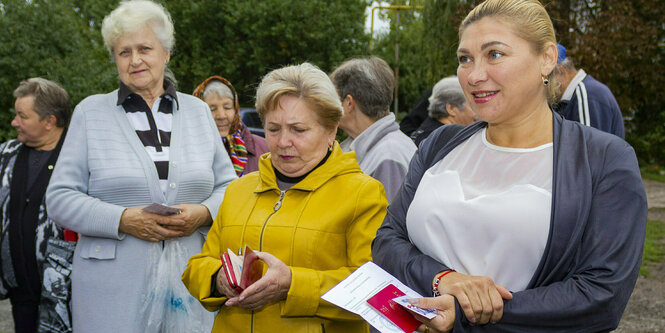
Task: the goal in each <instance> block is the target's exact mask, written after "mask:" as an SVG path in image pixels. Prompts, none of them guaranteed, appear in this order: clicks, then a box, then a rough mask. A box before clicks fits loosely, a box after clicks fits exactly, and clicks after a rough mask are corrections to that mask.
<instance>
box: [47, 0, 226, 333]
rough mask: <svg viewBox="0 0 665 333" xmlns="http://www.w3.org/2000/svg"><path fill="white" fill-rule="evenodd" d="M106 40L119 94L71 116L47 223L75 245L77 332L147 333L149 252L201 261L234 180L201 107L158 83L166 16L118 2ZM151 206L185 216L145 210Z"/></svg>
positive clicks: (165, 57) (168, 38)
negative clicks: (174, 248) (73, 236)
mask: <svg viewBox="0 0 665 333" xmlns="http://www.w3.org/2000/svg"><path fill="white" fill-rule="evenodd" d="M102 35H103V37H104V43H105V44H106V46H107V48H108V50H109V51H110V52H111V54H112V56H113V59H114V62H115V64H116V67H117V70H118V75H119V78H120V87H119V89H117V90H115V91H113V92H111V93H108V94H103V95H94V96H90V97H88V98H86V99H84V100H83V101H82V102H81V103H80V104H79V105H78V106H77V107H76V109H75V110H74V115H73V117H72V121H71V125H70V130H69V134H68V137H67V139H66V140H65V142H64V145H63V148H62V152H61V154H60V159H59V161H58V164H57V167H56V168H55V170H54V172H53V176H52V178H51V182H50V185H49V187H48V190H47V194H46V202H47V207H48V212H49V215H50V216H51V218H53V219H54V220H55V221H57V223H58V224H60V225H61V226H63V227H65V228H68V229H71V230H74V231H76V232H78V233H79V234H80V236H81V238H80V240H79V243H78V245H77V247H76V253H75V258H74V263H73V271H72V284H73V286H72V288H73V302H72V303H73V305H72V306H73V325H74V331H75V332H90V331H95V332H146V331H149V330H147V329H146V320H145V318H144V315H145V313H144V312H142V311H144V310H142V305H146V304H147V305H150V298H149V297H150V296H151V295H150V294H151V293H152V291H151V290H149V285H150V283H149V282H150V280H151V279H156V278H162V277H161V276H159V277H158V276H149V275H150V274H149V272H150V271H151V269H153V268H154V267H155V265H156V263H155V262H154V260H151V258H152V257H155V253H154V251H155V249H158V250H159V251H161V249H162V248H166V247H167V246H169V244H172V243H171V242H174V241H177V242H178V243H179V245H178V246H179V247H181V248H182V249H184V251H185V252H187V253H186V256H187V258H188V257H189V256H191V255H194V254H196V253H198V252H200V251H201V247H202V245H203V242H204V240H205V234H206V232H207V230H208V226H209V225H210V224H211V223H212V218H211V217H212V216H216V215H217V209H218V207H219V205H220V204H221V202H222V198H223V195H224V191H225V189H226V185H227V184H228V183H229V182H230V181H232V180H233V179H235V178H236V176H235V173H234V171H233V168H232V165H231V162H230V160H229V158H228V155H227V154H226V151H225V150H224V147H223V146H222V144H221V142H220V140H219V134H218V132H217V129H216V127H215V123H214V121H213V119H212V117H211V115H210V110H209V108H208V106H207V105H206V104H205V103H204V102H203V101H201V100H199V99H197V98H195V97H193V96H190V95H185V94H182V93H178V92H176V91H175V88H174V87H173V84H172V83H171V82H170V81H168V80H165V79H164V71H165V68H166V64H167V63H168V61H169V57H170V51H171V49H172V47H173V44H174V37H173V23H172V21H171V19H170V16H169V14H168V13H167V12H166V10H165V9H164V8H163V7H162V6H161V5H158V4H156V3H154V2H151V1H145V0H140V1H130V2H123V3H121V4H120V5H119V6H118V8H116V9H115V10H114V11H113V12H111V13H110V14H109V15H108V16H107V17H106V18H105V19H104V22H103V24H102ZM152 203H159V204H163V205H167V206H173V207H176V208H178V209H179V210H180V213H179V214H176V215H172V216H161V215H157V214H152V213H148V212H146V211H144V210H142V208H143V207H144V206H147V205H150V204H152ZM151 251H152V252H151ZM157 257H159V254H157ZM185 264H186V262H184V261H183V262H182V263H181V264H180V263H179V265H181V266H182V268H183V269H184V268H185ZM180 273H181V272H178V273H176V274H174V275H175V276H176V277H179V275H180ZM169 315H173V314H172V313H169V314H165V317H166V316H169ZM209 319H210V321H209V324H210V326H207V327H206V328H205V330H208V331H209V330H210V328H211V327H212V325H211V324H212V317H210V318H209ZM155 330H156V331H157V330H158V331H162V332H165V331H167V330H166V328H157V329H155Z"/></svg>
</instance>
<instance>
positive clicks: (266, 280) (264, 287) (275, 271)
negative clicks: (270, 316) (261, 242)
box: [225, 252, 291, 310]
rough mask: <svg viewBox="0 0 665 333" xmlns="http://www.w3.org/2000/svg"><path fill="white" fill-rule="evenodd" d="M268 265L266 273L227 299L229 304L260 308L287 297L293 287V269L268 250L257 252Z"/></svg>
mask: <svg viewBox="0 0 665 333" xmlns="http://www.w3.org/2000/svg"><path fill="white" fill-rule="evenodd" d="M257 254H258V256H259V259H260V260H263V261H264V262H265V263H266V264H267V265H268V270H267V271H266V275H264V276H263V277H261V278H260V279H259V280H258V281H256V282H254V283H253V284H252V285H251V286H249V287H247V289H245V290H243V292H242V293H241V294H240V295H239V296H237V297H233V298H231V299H229V300H228V301H226V304H225V305H227V306H237V307H240V308H243V309H247V310H259V309H261V308H263V307H264V306H266V305H268V304H271V303H274V302H278V301H281V300H283V299H286V295H287V294H288V292H289V289H290V288H291V269H290V268H289V266H286V264H284V263H283V262H282V261H281V260H279V259H277V258H276V257H275V256H273V255H272V254H270V253H268V252H259V253H257Z"/></svg>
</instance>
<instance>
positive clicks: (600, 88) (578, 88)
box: [554, 44, 624, 139]
mask: <svg viewBox="0 0 665 333" xmlns="http://www.w3.org/2000/svg"><path fill="white" fill-rule="evenodd" d="M557 48H558V49H559V58H558V59H557V65H556V67H555V69H554V73H555V75H556V78H557V80H559V82H561V88H560V91H559V96H558V97H559V99H560V101H559V103H557V105H555V110H556V111H557V112H559V114H561V115H562V116H563V117H564V118H566V119H568V120H573V121H578V122H580V123H582V124H584V125H587V126H591V127H595V128H597V129H599V130H601V131H604V132H608V133H612V134H614V135H616V136H618V137H620V138H622V139H623V138H624V127H623V117H622V115H621V110H620V109H619V105H618V104H617V101H616V99H615V98H614V95H612V92H611V91H610V89H609V88H608V87H607V86H606V85H604V84H602V83H600V82H598V80H596V79H594V78H593V77H591V75H588V74H587V73H585V72H584V70H583V69H579V70H578V69H576V68H575V64H574V63H573V59H571V58H570V57H567V56H566V48H565V47H563V46H562V45H561V44H558V45H557Z"/></svg>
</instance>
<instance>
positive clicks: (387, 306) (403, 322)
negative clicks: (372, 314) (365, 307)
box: [367, 284, 421, 333]
mask: <svg viewBox="0 0 665 333" xmlns="http://www.w3.org/2000/svg"><path fill="white" fill-rule="evenodd" d="M402 295H404V293H403V292H402V291H401V290H399V289H397V287H395V286H394V285H392V284H389V285H388V286H387V287H385V288H383V289H381V291H379V292H378V293H376V294H375V295H374V296H372V297H371V298H370V299H368V300H367V303H369V305H370V306H372V307H373V308H374V309H376V310H377V311H379V313H380V314H382V315H383V316H384V317H386V318H387V319H388V320H390V321H391V322H392V323H393V324H395V325H397V326H398V327H399V328H401V329H402V330H403V331H404V332H407V333H411V332H413V331H415V330H416V329H418V327H419V326H420V324H421V323H420V322H419V321H418V320H417V319H416V318H414V317H413V316H412V315H411V314H410V313H409V311H407V310H406V309H405V308H403V307H402V306H401V305H399V304H397V303H395V301H393V298H395V297H398V296H402Z"/></svg>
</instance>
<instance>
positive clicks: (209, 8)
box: [0, 0, 369, 141]
mask: <svg viewBox="0 0 665 333" xmlns="http://www.w3.org/2000/svg"><path fill="white" fill-rule="evenodd" d="M157 1H159V2H161V3H163V4H164V6H165V7H166V8H167V9H168V10H169V12H170V13H171V16H172V18H173V20H174V24H175V30H176V47H175V50H174V53H173V54H172V56H171V62H170V63H169V67H170V68H171V69H172V70H173V72H174V73H175V76H176V78H177V79H178V81H179V90H180V91H183V92H185V93H191V92H192V91H193V90H194V87H196V85H198V84H199V83H200V82H201V81H203V80H204V79H205V78H206V77H208V76H210V75H215V74H217V75H222V76H225V77H226V78H228V79H229V80H230V81H231V82H232V83H233V84H234V85H235V86H236V88H237V90H238V92H239V94H240V99H241V103H242V104H244V105H248V104H253V100H254V90H255V88H256V85H257V84H258V82H259V80H260V78H261V77H262V76H263V75H265V74H266V73H267V72H268V71H269V70H272V69H275V68H279V67H281V66H283V65H287V64H295V63H301V62H304V61H310V62H312V63H314V64H315V65H317V66H319V67H321V69H323V70H324V71H330V70H331V69H332V68H333V67H334V66H335V65H337V64H338V63H340V62H342V61H343V60H344V59H346V58H349V57H352V56H358V55H365V54H367V52H368V49H367V46H368V41H369V39H368V36H367V35H366V34H365V32H364V19H365V18H364V10H365V8H366V6H367V5H368V3H367V1H366V0H331V1H326V0H308V1H295V0H290V1H285V0H225V1H219V0H198V1H190V0H167V1H160V0H157ZM118 2H119V0H58V1H53V0H31V1H26V0H0V31H1V32H2V33H0V73H1V74H2V75H0V141H4V140H6V139H8V138H11V137H14V136H15V132H14V131H13V129H12V128H11V126H10V122H11V119H12V118H13V114H12V112H11V110H12V109H13V105H14V97H13V95H12V91H13V90H14V89H15V88H16V87H17V86H18V84H19V83H20V82H21V80H24V79H26V78H29V77H33V76H41V77H44V78H46V79H49V80H53V81H56V82H58V83H60V84H61V85H62V86H63V87H64V88H65V89H66V90H67V91H68V92H69V94H70V96H71V104H72V106H74V105H76V104H77V103H78V102H80V101H81V100H82V99H83V98H85V97H86V96H89V95H92V94H97V93H106V92H109V91H112V90H113V89H116V88H117V73H116V69H115V66H114V65H113V62H112V61H111V58H110V55H109V54H108V51H107V50H106V48H105V47H104V45H103V41H102V36H101V33H100V29H101V22H102V20H103V18H104V17H105V16H106V15H107V14H108V13H110V12H111V10H113V8H115V7H116V6H117V4H118Z"/></svg>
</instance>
